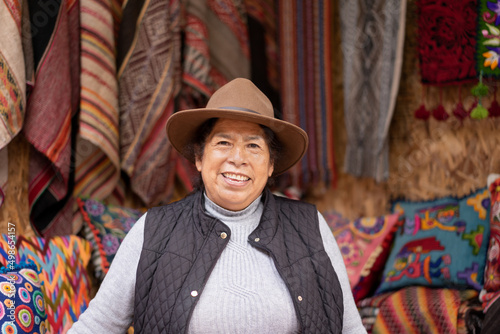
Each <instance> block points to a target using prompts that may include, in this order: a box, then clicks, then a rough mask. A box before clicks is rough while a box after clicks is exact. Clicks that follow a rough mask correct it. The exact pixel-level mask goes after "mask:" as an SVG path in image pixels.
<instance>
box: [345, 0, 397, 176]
mask: <svg viewBox="0 0 500 334" xmlns="http://www.w3.org/2000/svg"><path fill="white" fill-rule="evenodd" d="M340 17H341V30H342V31H341V36H342V51H343V56H344V61H343V64H344V118H345V125H346V131H347V148H346V154H345V163H344V169H345V171H346V172H348V173H350V174H353V175H355V176H358V177H372V178H374V179H375V180H376V181H383V180H386V179H387V178H388V176H389V139H388V131H389V125H390V122H391V119H392V114H393V112H394V107H395V104H396V96H397V92H398V88H399V81H400V75H401V66H402V60H403V57H402V55H403V44H404V32H405V18H406V0H390V1H385V0H375V1H369V2H367V1H348V0H341V2H340Z"/></svg>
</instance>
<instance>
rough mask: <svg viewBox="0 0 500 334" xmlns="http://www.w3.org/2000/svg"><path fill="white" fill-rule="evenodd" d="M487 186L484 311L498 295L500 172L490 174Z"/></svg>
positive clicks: (499, 274)
mask: <svg viewBox="0 0 500 334" xmlns="http://www.w3.org/2000/svg"><path fill="white" fill-rule="evenodd" d="M488 188H489V193H490V200H491V212H490V217H489V221H490V229H491V230H490V240H489V246H488V254H487V258H486V268H485V274H484V286H483V289H482V290H481V297H480V299H481V301H482V302H483V306H484V309H485V311H487V310H488V308H489V307H490V306H491V305H492V304H493V302H494V301H495V300H496V299H498V298H499V297H500V174H491V175H490V176H489V177H488Z"/></svg>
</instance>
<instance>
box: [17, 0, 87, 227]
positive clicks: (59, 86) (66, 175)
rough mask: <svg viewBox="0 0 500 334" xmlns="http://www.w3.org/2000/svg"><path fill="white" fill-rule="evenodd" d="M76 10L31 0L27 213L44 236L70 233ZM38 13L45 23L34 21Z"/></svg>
mask: <svg viewBox="0 0 500 334" xmlns="http://www.w3.org/2000/svg"><path fill="white" fill-rule="evenodd" d="M78 9H79V3H78V1H77V0H67V1H62V2H60V3H58V2H51V3H50V5H48V4H46V3H45V2H35V1H31V2H29V13H30V20H31V22H32V26H31V27H32V29H31V33H32V36H31V37H32V44H33V57H34V68H35V69H36V72H35V83H34V86H33V89H32V91H31V94H30V99H29V101H28V104H27V111H26V117H25V126H24V129H23V131H24V135H25V136H26V138H27V139H28V141H29V142H30V143H31V144H32V146H33V147H34V149H33V150H32V152H31V153H30V171H29V186H28V195H29V205H30V218H31V223H32V225H33V228H34V230H35V231H36V232H37V233H38V234H42V235H44V236H50V235H57V234H69V233H71V232H72V229H71V204H72V203H71V202H72V201H71V193H72V183H73V181H72V180H73V178H72V171H73V170H74V166H72V163H73V160H72V158H71V152H72V151H73V152H74V148H73V149H72V144H73V143H74V140H72V136H74V135H75V134H76V131H75V130H76V129H75V128H76V126H77V123H76V122H75V120H76V118H73V116H74V114H75V113H76V111H77V109H78V100H79V91H80V81H79V73H80V65H79V64H80V61H79V53H80V52H79V49H80V42H79V22H80V20H79V11H78ZM42 14H43V15H45V16H44V17H46V18H47V21H46V24H45V25H40V24H38V23H37V22H38V21H37V20H39V17H40V15H42ZM54 73H57V75H54ZM68 218H69V219H68Z"/></svg>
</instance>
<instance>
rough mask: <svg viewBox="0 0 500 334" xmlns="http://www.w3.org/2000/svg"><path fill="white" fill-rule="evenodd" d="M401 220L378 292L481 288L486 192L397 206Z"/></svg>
mask: <svg viewBox="0 0 500 334" xmlns="http://www.w3.org/2000/svg"><path fill="white" fill-rule="evenodd" d="M394 211H395V212H401V213H402V214H403V216H404V225H403V226H402V227H400V229H399V230H398V232H397V233H396V237H395V240H394V246H393V248H392V251H391V254H390V255H389V258H388V260H387V262H386V265H385V269H384V274H383V280H382V283H381V284H380V286H379V287H378V289H377V293H382V292H386V291H391V290H396V289H400V288H402V287H406V286H412V285H422V286H429V287H440V288H441V287H446V288H462V289H465V288H473V289H476V290H480V289H481V287H482V284H483V274H484V266H485V262H486V250H487V246H488V237H489V232H490V227H489V219H488V217H489V212H490V199H489V194H488V190H487V189H481V190H479V191H477V192H474V193H473V194H471V195H469V196H466V197H464V198H460V199H457V198H452V197H446V198H441V199H437V200H435V201H430V202H405V201H401V202H397V203H395V205H394Z"/></svg>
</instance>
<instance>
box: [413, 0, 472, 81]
mask: <svg viewBox="0 0 500 334" xmlns="http://www.w3.org/2000/svg"><path fill="white" fill-rule="evenodd" d="M417 6H418V56H419V61H420V75H421V80H422V83H424V84H431V85H446V84H457V83H463V82H470V81H474V80H476V79H477V74H476V69H475V63H476V61H475V59H474V57H475V46H476V40H475V38H476V27H477V7H476V6H477V0H461V1H456V0H437V1H436V0H418V1H417Z"/></svg>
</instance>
